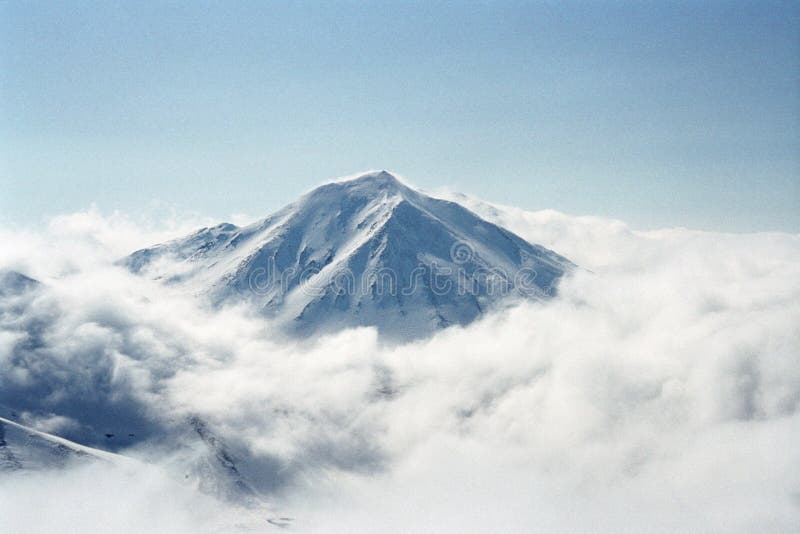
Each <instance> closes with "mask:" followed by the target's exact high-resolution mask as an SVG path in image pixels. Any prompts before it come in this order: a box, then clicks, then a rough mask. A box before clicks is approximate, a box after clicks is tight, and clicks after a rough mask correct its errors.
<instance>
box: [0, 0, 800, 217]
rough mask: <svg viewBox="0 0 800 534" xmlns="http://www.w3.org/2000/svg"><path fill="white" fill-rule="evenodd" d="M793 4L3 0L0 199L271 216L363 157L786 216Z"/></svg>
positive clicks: (578, 195) (563, 192) (796, 70)
mask: <svg viewBox="0 0 800 534" xmlns="http://www.w3.org/2000/svg"><path fill="white" fill-rule="evenodd" d="M798 6H800V4H797V3H791V2H786V3H774V2H744V3H742V2H722V3H720V2H697V3H691V2H688V3H685V2H631V3H626V2H586V3H555V2H553V3H528V2H491V3H489V2H480V3H474V2H456V3H446V2H420V3H414V2H404V3H394V2H371V3H361V2H345V3H325V4H324V5H323V4H322V3H316V2H311V3H294V2H293V3H288V2H274V3H273V2H191V3H190V2H171V3H166V2H141V3H138V2H128V3H125V4H123V3H116V2H114V3H111V2H107V3H102V4H101V3H85V2H70V3H45V2H31V3H27V2H9V1H3V2H2V3H0V222H2V223H4V224H30V223H36V222H38V221H41V220H42V219H43V218H44V217H45V216H47V215H50V214H55V213H61V212H66V211H74V210H78V209H83V208H86V207H87V206H89V205H90V203H92V202H95V203H97V205H98V206H99V207H100V208H101V209H102V210H105V211H110V210H113V209H120V210H124V211H128V212H136V211H137V210H139V209H142V208H143V206H144V205H146V204H147V203H149V202H151V201H152V200H156V199H157V200H160V201H162V202H164V203H166V204H167V205H175V206H177V207H178V208H179V209H185V210H192V211H197V212H201V213H204V214H208V215H211V216H214V217H219V218H220V219H222V218H225V217H226V216H227V215H229V214H231V213H236V212H241V213H248V214H251V215H257V216H260V215H266V214H268V213H269V212H271V211H273V210H274V209H276V208H278V207H280V206H282V205H283V204H285V203H286V202H289V201H291V200H292V199H293V198H294V197H296V196H297V195H298V194H300V193H302V192H304V191H305V190H306V189H308V188H310V187H312V186H313V185H316V184H317V183H319V182H320V181H323V180H325V179H327V178H333V177H336V176H341V175H346V174H352V173H354V172H356V171H360V170H366V169H371V168H386V169H390V170H394V171H396V172H398V173H400V174H401V175H403V176H405V177H407V178H408V179H410V180H411V181H412V182H413V183H416V184H417V185H419V186H421V187H424V188H431V189H432V188H436V187H439V186H451V187H453V188H455V189H457V190H460V191H463V192H467V193H471V194H474V195H477V196H479V197H482V198H485V199H487V200H492V201H497V202H502V203H506V204H514V205H517V206H520V207H524V208H528V209H542V208H554V209H558V210H561V211H565V212H568V213H574V214H593V215H607V216H612V217H617V218H621V219H623V220H626V221H628V222H629V223H630V224H631V225H632V226H634V227H636V228H654V227H663V226H688V227H692V228H701V229H715V230H726V231H755V230H783V231H791V232H800V155H799V154H800V81H799V78H798V76H800V7H798Z"/></svg>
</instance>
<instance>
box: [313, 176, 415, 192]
mask: <svg viewBox="0 0 800 534" xmlns="http://www.w3.org/2000/svg"><path fill="white" fill-rule="evenodd" d="M329 191H337V192H340V193H344V194H347V195H357V196H365V197H372V196H375V195H386V194H388V195H391V196H394V195H399V196H402V197H404V198H407V197H415V196H416V195H417V194H418V193H417V192H416V190H415V189H414V188H413V187H412V186H410V185H408V184H406V183H405V182H404V181H402V180H401V179H400V178H398V177H397V176H395V175H394V174H392V173H390V172H389V171H385V170H375V171H369V172H364V173H359V174H355V175H351V176H347V177H344V178H339V179H338V180H334V181H332V182H329V183H327V184H325V185H323V186H320V187H318V188H317V189H315V190H313V191H311V193H309V195H316V194H325V192H329Z"/></svg>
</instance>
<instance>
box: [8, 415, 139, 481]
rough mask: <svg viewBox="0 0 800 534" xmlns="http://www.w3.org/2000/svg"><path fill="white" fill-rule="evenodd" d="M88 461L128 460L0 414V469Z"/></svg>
mask: <svg viewBox="0 0 800 534" xmlns="http://www.w3.org/2000/svg"><path fill="white" fill-rule="evenodd" d="M88 460H103V461H107V462H116V463H122V462H130V461H132V460H129V459H127V458H125V457H123V456H120V455H118V454H114V453H110V452H106V451H101V450H99V449H94V448H91V447H86V446H84V445H79V444H78V443H75V442H72V441H69V440H67V439H64V438H60V437H58V436H53V435H51V434H47V433H45V432H40V431H38V430H34V429H32V428H29V427H26V426H24V425H21V424H19V423H15V422H14V421H11V420H9V419H5V418H3V417H0V472H2V471H4V470H6V471H16V470H20V469H25V470H36V469H48V468H54V467H64V466H65V465H67V464H68V463H70V462H75V461H88Z"/></svg>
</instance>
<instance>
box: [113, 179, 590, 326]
mask: <svg viewBox="0 0 800 534" xmlns="http://www.w3.org/2000/svg"><path fill="white" fill-rule="evenodd" d="M123 263H124V264H125V265H126V266H127V267H128V268H129V269H130V270H131V271H133V272H135V273H140V274H148V275H150V276H152V277H154V278H158V279H161V280H163V281H165V282H166V283H170V284H177V285H179V286H184V287H186V288H187V289H188V290H190V291H192V292H193V293H194V294H197V295H205V296H207V297H209V298H210V300H211V302H212V303H213V304H215V305H222V304H225V303H228V302H231V301H234V300H242V299H244V300H248V301H251V302H252V303H254V304H256V306H257V307H258V308H259V309H260V310H261V312H262V313H264V314H265V315H266V316H269V317H271V318H273V319H277V320H278V321H279V322H280V323H281V324H282V326H284V327H285V328H286V330H288V331H290V332H294V333H297V334H303V335H305V334H307V333H309V332H311V333H313V332H318V331H332V330H336V329H339V328H344V327H351V326H376V327H378V330H379V331H380V332H381V333H382V334H388V335H389V337H397V338H406V339H407V338H415V337H422V336H424V335H427V334H430V333H432V332H433V331H435V330H438V329H439V328H442V327H446V326H449V325H452V324H462V325H464V324H468V323H469V322H471V321H472V320H474V319H476V318H477V317H479V316H481V315H482V314H483V313H484V312H485V311H486V309H487V308H488V307H490V306H492V305H494V304H495V303H498V302H500V301H501V300H506V299H505V298H502V297H508V296H511V295H510V294H516V296H517V297H523V298H536V299H545V298H548V297H550V296H552V294H553V292H554V291H555V286H556V284H557V282H558V280H559V279H560V278H561V277H562V276H563V275H564V274H566V273H568V272H570V271H571V270H572V269H573V268H574V267H575V266H574V264H572V263H571V262H570V261H569V260H567V259H566V258H563V257H562V256H560V255H558V254H556V253H555V252H553V251H550V250H548V249H546V248H544V247H541V246H539V245H535V244H532V243H529V242H527V241H525V240H524V239H522V238H521V237H519V236H518V235H516V234H514V233H513V232H510V231H509V230H506V229H504V228H501V227H499V226H497V225H495V224H493V223H490V222H488V221H486V220H484V219H482V218H481V217H479V216H478V215H477V214H475V213H473V212H472V211H470V210H468V209H467V208H465V207H464V206H461V205H460V204H458V203H455V202H451V201H447V200H442V199H437V198H433V197H430V196H427V195H425V194H423V193H421V192H419V191H417V190H415V189H413V188H412V187H411V186H409V185H407V184H405V183H403V182H401V181H400V180H398V179H397V178H396V177H395V176H393V175H392V174H391V173H389V172H387V171H374V172H370V173H366V174H363V175H360V176H358V177H356V178H352V179H350V180H345V181H335V182H330V183H327V184H324V185H322V186H319V187H318V188H316V189H314V190H312V191H310V192H308V193H306V194H305V195H303V196H301V197H300V198H299V199H298V200H297V201H295V202H292V203H291V204H289V205H287V206H286V207H284V208H282V209H280V210H278V211H277V212H275V213H274V214H272V215H269V216H268V217H266V218H264V219H261V220H259V221H256V222H255V223H253V224H251V225H248V226H245V227H238V226H236V225H232V224H230V223H223V224H220V225H217V226H214V227H210V228H203V229H200V230H198V231H197V232H195V233H193V234H190V235H189V236H186V237H184V238H179V239H176V240H173V241H170V242H167V243H164V244H160V245H156V246H154V247H150V248H146V249H142V250H139V251H136V252H134V253H133V254H131V255H130V256H129V257H128V258H126V259H125V260H124V262H123ZM498 288H499V289H498ZM498 291H499V292H501V293H502V294H500V295H498V294H496V293H497V292H498Z"/></svg>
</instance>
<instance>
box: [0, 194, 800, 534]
mask: <svg viewBox="0 0 800 534" xmlns="http://www.w3.org/2000/svg"><path fill="white" fill-rule="evenodd" d="M473 208H474V209H476V210H478V211H481V210H483V213H484V214H485V215H487V216H491V217H495V218H496V219H498V220H500V221H502V222H503V223H504V224H506V225H508V226H509V227H511V228H512V229H514V230H515V231H517V232H518V233H520V234H521V235H523V236H524V237H526V238H528V239H530V240H531V241H534V242H539V243H542V244H544V245H545V246H548V247H551V248H553V249H554V250H556V251H557V252H559V253H562V254H564V255H566V256H567V257H569V258H570V259H573V260H574V261H575V262H576V263H578V264H580V265H581V266H582V267H584V268H586V269H588V271H581V272H579V273H578V274H576V275H575V276H574V277H573V278H572V279H570V280H567V281H566V282H565V283H564V284H563V285H562V286H561V288H560V295H559V298H558V299H557V300H555V301H553V302H550V303H547V304H530V305H524V306H520V307H517V308H515V309H513V310H511V311H508V312H506V313H504V314H502V315H495V316H490V317H487V318H485V319H484V320H482V321H480V322H478V323H476V324H473V325H471V326H470V327H467V328H453V329H449V330H446V331H444V332H442V333H441V334H439V335H437V336H436V337H434V338H432V339H429V340H426V341H422V342H416V343H413V344H409V345H405V346H385V345H383V344H382V343H381V342H380V340H378V339H377V337H376V335H375V332H374V331H373V330H370V329H360V330H353V331H346V332H341V333H340V334H338V335H335V336H331V337H328V338H325V339H322V340H319V341H317V342H312V343H308V342H307V343H293V342H281V341H279V339H280V338H279V337H278V336H276V335H275V333H274V332H273V331H272V330H271V327H270V325H269V324H267V323H265V322H264V321H263V320H261V319H259V318H257V317H253V316H251V315H249V314H248V312H247V311H246V310H244V309H236V308H229V309H224V310H222V311H219V312H214V311H211V310H208V309H206V308H205V307H204V306H203V305H202V303H200V302H198V301H195V300H194V299H193V298H191V297H187V296H185V295H180V294H176V293H174V292H172V291H169V290H167V289H165V288H164V287H163V286H160V285H157V284H155V283H153V282H149V281H147V280H143V279H140V278H137V277H134V276H131V275H129V274H127V273H125V272H123V271H122V270H121V269H120V268H117V267H113V266H111V265H110V262H111V261H113V260H115V259H117V258H118V257H119V255H121V254H122V253H124V252H128V251H130V250H132V249H133V248H136V247H138V246H141V245H143V244H145V243H146V240H147V239H150V240H152V241H157V240H158V239H155V238H156V236H162V235H164V234H162V231H161V230H158V229H153V228H150V229H149V230H148V231H147V232H141V231H140V230H139V229H138V227H137V225H136V224H135V223H133V222H131V221H130V219H128V218H126V217H124V216H121V215H118V214H117V215H113V216H111V217H109V218H106V217H103V216H102V215H100V214H99V213H98V212H96V211H94V212H90V213H88V214H81V215H77V216H74V217H66V218H62V219H59V220H57V221H54V222H53V223H52V224H51V225H50V228H49V229H48V231H47V232H44V233H33V232H28V233H25V234H21V233H19V232H8V231H6V232H3V233H2V236H3V238H4V239H6V238H8V239H10V240H11V241H12V242H13V243H22V244H26V245H25V246H22V247H20V248H18V249H16V251H15V252H14V253H13V254H12V253H9V252H6V254H5V256H4V257H3V258H2V259H0V264H2V265H5V266H10V267H17V268H19V267H20V266H23V267H24V266H31V269H32V270H31V271H29V273H30V274H33V275H37V274H39V273H45V274H44V278H45V281H46V282H47V284H48V286H47V288H45V289H44V290H42V291H40V292H38V293H35V294H33V295H32V296H31V297H30V298H28V299H26V300H25V302H24V306H23V307H22V308H21V311H19V312H18V313H16V312H15V313H16V315H14V319H13V320H12V321H8V322H4V323H3V327H2V331H0V351H2V352H0V376H2V377H4V380H5V382H4V386H3V388H0V405H3V404H5V405H8V406H11V405H15V406H17V407H18V409H21V410H25V411H28V412H30V413H36V412H37V410H38V411H39V416H41V415H46V416H47V417H50V418H52V417H62V418H65V420H68V421H71V420H75V421H77V422H78V423H77V424H78V426H79V427H80V428H77V429H76V428H72V427H71V425H65V426H64V428H65V429H66V430H69V431H70V432H72V433H71V434H70V433H69V432H68V435H69V436H71V437H73V438H75V439H79V438H80V439H82V440H83V441H84V442H87V441H89V442H92V441H93V440H94V441H93V442H94V444H96V445H97V444H101V445H102V444H105V445H108V444H107V443H104V442H103V439H104V438H103V437H102V435H103V434H104V433H105V432H106V431H107V428H109V427H114V425H117V426H116V427H114V430H117V427H119V430H117V432H127V430H128V428H131V429H135V432H133V433H135V434H136V435H137V440H136V441H137V443H138V445H139V449H138V453H139V454H141V453H142V451H141V449H142V448H143V447H144V446H143V445H142V440H145V439H156V438H159V439H164V437H165V436H172V435H174V433H175V432H176V430H175V429H176V428H177V426H176V425H178V423H176V422H179V421H182V420H184V419H185V417H186V416H188V415H199V416H201V417H202V418H203V419H204V420H206V421H208V423H209V425H210V427H211V428H213V429H214V431H215V432H217V433H218V435H220V436H223V437H224V438H225V440H226V441H227V442H229V444H230V446H231V448H232V449H233V450H236V451H237V452H238V454H239V458H238V459H239V460H240V461H241V466H242V471H243V473H244V474H245V475H246V476H248V477H250V479H251V481H252V482H253V483H254V485H256V486H257V487H259V488H261V489H262V490H263V491H265V492H266V493H268V495H269V496H270V499H273V500H274V502H275V503H277V504H278V505H280V506H281V507H284V508H285V509H286V510H287V513H289V514H290V515H294V516H296V517H297V524H298V527H299V528H300V529H301V530H315V529H317V530H321V531H326V530H327V531H329V530H339V531H341V530H345V531H359V530H364V531H374V530H376V529H377V530H396V529H401V530H409V531H431V532H435V531H443V530H456V531H487V530H494V531H498V530H499V531H530V530H532V529H534V530H537V529H538V530H546V531H554V530H555V531H558V530H561V531H574V530H580V531H583V530H595V531H619V530H628V531H641V530H670V531H675V530H694V531H697V530H701V531H702V530H712V531H714V530H726V531H742V532H745V531H752V530H756V529H758V530H773V531H780V530H783V531H789V530H793V529H795V528H797V527H798V526H800V497H798V496H800V475H799V474H797V473H800V469H798V467H800V461H799V460H800V458H798V453H797V452H796V449H797V448H796V447H795V446H794V445H795V444H796V443H797V442H798V438H800V435H799V434H800V419H799V417H800V416H799V415H798V406H799V405H800V330H798V328H797V325H798V324H800V236H796V235H786V234H750V235H732V234H713V233H704V232H693V231H689V230H683V229H673V230H664V231H656V232H636V231H633V230H631V229H629V228H627V227H626V226H625V225H624V224H622V223H620V222H617V221H609V220H604V219H598V218H583V217H581V218H573V217H568V216H565V215H563V214H559V213H555V212H537V213H527V212H522V211H519V210H511V211H497V212H495V213H491V212H489V211H487V210H488V208H487V207H486V206H485V205H483V206H481V205H475V206H473ZM178 227H181V228H182V227H183V226H181V224H177V226H173V227H172V228H173V229H175V228H178ZM116 229H119V233H117V230H116ZM168 231H169V230H167V231H165V232H168ZM117 235H119V236H121V237H120V238H119V239H117V238H116V237H115V236H117ZM13 243H12V244H13ZM134 243H135V246H134ZM4 248H7V247H4ZM50 251H56V252H55V253H52V254H48V252H50ZM47 258H51V259H52V258H54V259H53V263H52V264H51V265H50V266H45V267H42V266H39V262H42V261H45V260H46V259H47ZM64 265H69V266H70V268H69V269H65V268H63V266H64ZM51 267H52V268H51ZM9 313H10V312H9ZM9 316H10V315H9ZM30 332H33V334H31V333H30ZM31 336H32V337H31ZM32 339H33V341H31V340H32ZM66 418H69V419H66ZM53 421H56V420H53ZM178 426H179V425H178ZM147 443H153V442H152V441H150V442H147ZM111 445H112V446H117V447H121V448H124V446H123V445H124V444H121V443H119V444H116V445H114V444H111ZM162 445H163V443H162ZM162 445H159V448H156V447H155V446H154V445H153V447H152V450H153V451H156V450H158V451H162V450H164V449H163V448H162ZM174 452H175V451H170V454H173V453H174ZM157 456H158V453H151V459H153V457H155V459H156V460H158V458H157ZM41 476H42V477H43V478H39V479H37V480H38V481H39V482H40V483H41V484H40V486H41V485H44V486H46V487H48V488H51V489H52V491H58V490H59V488H61V487H62V486H61V485H62V484H63V480H65V478H63V477H70V476H76V477H80V476H83V475H80V474H78V475H70V474H64V475H58V476H56V475H52V478H47V477H49V476H50V475H41ZM109 476H110V475H109ZM59 477H62V478H59ZM131 484H138V482H131ZM141 484H142V485H141V486H137V488H139V489H138V490H139V491H141V492H142V494H141V499H140V500H139V501H137V502H136V503H134V504H133V505H131V506H133V507H134V508H135V507H136V506H140V507H141V508H142V510H144V508H145V507H146V506H147V503H149V502H150V501H149V499H151V498H154V496H157V495H159V494H160V493H159V492H162V491H163V486H161V485H159V484H160V483H159V484H153V485H152V491H153V494H152V495H148V493H147V492H148V491H149V490H148V489H147V488H149V487H150V485H151V484H150V481H144V482H142V483H141ZM75 487H76V488H77V489H76V490H75V491H76V492H79V493H80V492H84V493H86V494H88V495H94V494H95V493H97V492H98V491H100V490H101V489H102V491H105V489H103V488H101V486H95V485H92V484H83V483H78V484H75ZM2 489H3V486H2V485H0V492H1V491H2ZM34 491H40V490H38V489H36V488H34V486H32V485H27V486H26V485H22V486H19V489H15V492H16V494H18V495H21V497H16V499H17V500H16V501H9V502H13V503H16V504H14V506H15V507H16V506H19V507H20V509H19V510H18V513H17V514H16V516H15V517H16V520H18V521H25V520H26V519H25V517H26V515H25V514H26V513H28V512H26V510H24V509H22V506H23V505H22V504H21V501H20V500H19V499H24V498H25V497H24V496H25V495H26V492H34ZM48 491H49V490H48ZM6 493H8V490H7V491H6ZM44 495H48V496H49V495H50V494H48V493H46V492H45V493H44ZM109 496H110V497H109V498H110V499H111V500H113V499H116V498H118V497H120V496H119V495H116V494H115V493H113V492H110V493H109ZM192 498H194V497H192ZM198 498H199V497H198ZM111 500H109V501H101V502H108V503H109V507H110V508H113V505H111ZM137 503H138V504H137ZM220 506H221V505H220ZM134 508H131V509H130V510H128V509H126V510H123V511H121V512H120V514H121V515H120V517H121V519H120V521H122V523H115V528H120V529H122V531H124V530H125V528H124V527H123V526H120V525H122V524H123V523H124V521H125V517H127V516H125V514H129V516H130V517H136V514H137V511H136V510H135V509H134ZM173 512H174V514H176V515H175V516H174V517H172V516H170V514H172V513H173ZM142 513H144V512H142ZM187 513H188V516H187V515H186V514H187ZM65 514H66V512H65ZM163 514H164V515H165V517H166V519H165V521H173V520H174V521H177V523H174V529H175V530H187V529H192V528H195V527H196V523H194V521H195V520H196V518H195V517H193V516H192V513H190V512H187V511H186V510H185V509H182V508H180V506H178V507H176V509H175V510H164V511H163ZM115 521H116V520H115ZM181 521H185V522H184V523H181ZM14 524H17V523H14ZM131 524H132V525H133V524H136V520H134V519H131ZM165 524H168V525H173V523H165ZM381 526H382V527H383V528H380V527H381ZM376 527H378V528H376ZM650 527H652V528H650Z"/></svg>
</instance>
